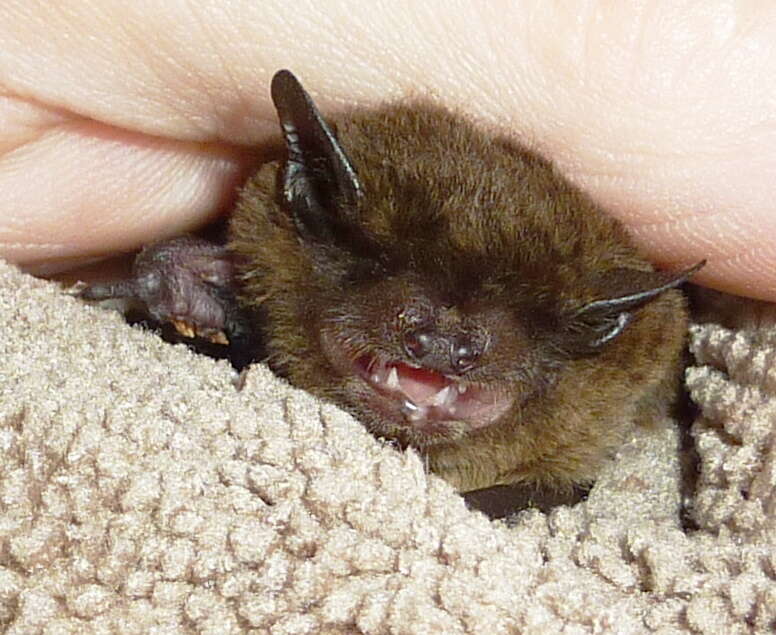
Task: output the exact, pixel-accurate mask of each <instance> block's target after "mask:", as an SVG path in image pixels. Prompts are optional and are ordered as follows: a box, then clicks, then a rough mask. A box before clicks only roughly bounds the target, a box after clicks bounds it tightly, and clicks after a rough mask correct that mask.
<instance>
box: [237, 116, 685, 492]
mask: <svg viewBox="0 0 776 635" xmlns="http://www.w3.org/2000/svg"><path fill="white" fill-rule="evenodd" d="M330 123H331V124H332V127H333V129H334V130H335V132H336V135H337V138H338V139H339V142H340V144H341V146H342V148H343V149H344V150H345V152H346V153H347V154H348V156H349V157H350V159H351V161H352V164H353V166H354V168H355V170H356V172H357V173H358V176H359V178H360V181H361V183H362V185H363V190H364V193H365V196H364V199H363V200H362V201H361V202H360V203H359V205H358V206H357V208H355V209H348V210H345V211H344V212H342V215H343V218H344V219H345V225H346V226H347V227H348V228H352V229H353V231H352V232H350V233H348V232H344V233H343V236H344V238H343V239H342V241H341V242H339V243H337V244H320V243H311V242H309V241H306V240H303V239H301V238H300V236H299V235H298V232H297V230H296V228H295V226H294V224H293V222H292V221H291V219H290V218H289V215H288V213H287V212H286V211H285V210H284V209H282V207H281V206H280V204H279V203H278V202H277V200H278V198H277V195H276V188H277V183H278V169H279V166H280V165H281V163H280V162H278V163H271V164H267V165H265V166H264V167H263V168H262V169H261V170H260V171H259V172H258V173H257V174H256V175H255V177H253V178H252V179H251V180H250V181H249V182H248V184H247V185H246V186H245V188H244V189H243V191H242V195H241V198H240V201H239V204H238V206H237V209H236V212H235V214H234V217H233V219H232V221H231V241H230V249H231V250H232V251H234V252H235V253H236V254H238V256H239V257H240V264H239V270H240V278H241V282H240V285H241V291H240V301H241V303H242V304H243V305H245V306H247V307H251V308H253V309H254V310H256V314H257V315H260V316H261V325H260V328H261V329H262V330H263V332H264V333H265V336H266V346H267V350H268V353H269V362H270V364H271V366H272V367H273V368H274V369H276V370H277V371H278V372H279V373H281V374H282V375H284V376H286V377H288V379H289V380H290V381H291V382H292V383H293V384H295V385H297V386H300V387H302V388H304V389H306V390H308V391H310V392H312V393H314V394H316V395H319V396H320V397H322V398H324V399H328V400H330V401H333V402H335V403H337V404H339V405H341V406H342V407H344V408H346V409H347V410H349V411H350V412H352V413H353V414H354V415H355V416H356V417H357V418H358V419H360V420H361V421H362V422H363V423H364V424H365V425H366V426H367V427H368V428H369V429H370V430H371V431H372V432H374V433H375V434H376V435H378V436H383V437H387V438H391V439H397V440H398V441H399V442H400V443H402V444H409V445H413V446H415V447H417V449H418V450H419V451H420V452H421V453H423V454H424V455H425V456H426V457H427V458H428V464H429V466H430V468H431V470H433V471H434V472H436V473H437V474H439V475H440V476H442V477H443V478H445V479H446V480H448V481H449V482H450V483H452V484H453V485H454V486H455V487H456V488H457V489H458V490H460V491H462V492H465V491H470V490H476V489H480V488H484V487H489V486H492V485H497V484H508V483H519V482H525V483H531V484H539V485H549V486H551V487H557V488H564V487H568V486H571V485H573V484H580V483H589V482H591V481H592V480H593V479H594V478H595V476H596V473H597V471H598V470H599V468H600V466H601V463H602V461H604V460H605V459H606V457H607V456H608V455H609V454H610V453H611V452H612V451H613V450H614V449H615V448H616V447H617V446H618V445H619V444H620V443H621V441H622V437H623V433H624V430H625V424H626V422H628V421H629V420H631V419H633V418H634V417H637V418H638V419H639V420H640V421H647V420H649V419H650V418H654V416H655V415H656V414H657V410H658V409H659V408H660V407H665V406H666V405H667V404H668V402H669V401H670V398H671V395H672V394H673V393H675V391H676V388H677V386H678V377H679V359H680V352H681V349H682V345H683V337H684V333H685V329H686V313H685V308H684V300H683V298H682V295H681V293H680V292H678V291H676V290H670V291H667V292H665V293H663V294H661V295H660V296H659V297H657V298H656V299H654V300H652V301H650V302H649V303H647V304H646V305H644V306H641V307H639V308H637V309H635V310H634V319H633V322H632V323H631V324H630V325H629V326H627V328H626V329H625V330H624V332H623V333H622V334H620V335H619V336H618V337H617V338H615V339H614V340H613V341H612V342H610V343H608V344H606V345H605V346H603V347H602V350H601V351H600V353H598V354H594V355H583V356H575V355H573V354H570V353H569V350H570V346H569V345H568V340H569V338H570V337H571V336H570V335H569V333H568V331H567V330H566V329H564V325H565V324H566V321H567V320H568V316H569V315H570V314H572V313H573V310H574V309H575V308H578V307H581V306H583V305H585V304H586V303H588V302H591V301H594V300H598V299H602V298H609V297H615V296H617V295H618V294H621V293H622V292H623V290H626V291H627V282H628V280H627V278H628V276H627V275H623V272H626V273H627V272H628V271H633V272H638V273H639V274H643V272H650V271H652V267H651V265H650V264H649V263H648V262H647V261H646V260H644V259H643V258H642V257H641V256H640V255H639V254H638V253H637V252H636V250H635V249H634V248H633V247H632V246H631V244H630V242H629V240H628V237H627V235H626V234H625V232H624V230H623V229H622V228H621V226H620V225H619V224H618V223H617V222H616V221H615V220H614V219H612V218H611V217H609V216H608V215H606V214H605V213H604V212H602V211H601V210H600V209H599V208H598V207H597V206H596V205H594V204H593V203H592V202H591V201H590V200H589V199H588V198H587V197H586V196H585V195H584V194H583V193H581V192H580V191H579V190H578V189H576V188H575V187H573V186H572V185H570V184H569V183H568V182H567V181H566V180H565V179H563V178H562V177H561V176H559V175H558V174H557V173H556V172H555V171H554V170H553V168H552V167H551V165H550V164H548V163H547V162H546V161H545V160H543V159H541V158H540V157H538V156H537V155H535V154H533V153H530V152H527V151H526V150H524V149H523V148H521V147H520V146H519V145H517V144H516V143H514V142H513V141H511V140H509V139H506V138H502V137H498V136H494V135H492V134H490V133H489V132H487V131H483V130H481V129H479V128H477V127H476V126H474V125H472V124H471V123H469V122H468V121H467V120H466V119H465V118H462V117H459V116H457V115H455V114H452V113H450V112H449V111H447V110H445V109H443V108H440V107H438V106H436V105H433V104H430V103H425V102H415V103H405V104H398V105H388V106H385V107H382V108H378V109H374V110H356V111H354V112H352V113H348V114H345V115H341V116H338V117H337V118H335V119H333V120H331V122H330ZM408 307H409V308H410V309H417V308H418V307H420V308H419V309H418V310H427V308H424V307H431V309H429V310H434V311H437V312H438V313H439V314H440V315H441V314H442V313H443V311H446V312H447V313H445V315H448V314H449V319H450V320H453V321H455V322H456V323H460V324H464V325H465V328H469V329H480V330H482V331H483V332H487V333H488V334H489V337H491V340H492V346H490V347H489V349H488V351H487V352H486V354H485V355H484V356H483V358H482V359H481V360H480V363H479V364H478V365H477V367H476V368H474V369H472V371H471V373H469V374H467V376H466V380H467V381H470V382H473V383H476V384H480V385H487V386H491V387H494V386H495V387H499V388H500V389H501V390H503V391H507V392H509V393H510V394H514V395H516V400H515V405H514V406H513V408H512V409H511V411H509V412H508V413H507V414H506V415H505V416H503V417H501V418H500V419H499V421H498V422H496V423H495V424H492V425H490V426H487V427H484V428H478V429H475V430H467V429H464V428H455V427H454V426H453V427H452V428H451V429H450V430H449V431H447V432H445V433H444V434H440V435H428V434H425V433H421V432H417V431H413V430H412V429H410V428H409V427H408V426H406V425H401V424H400V423H398V422H397V421H395V420H393V419H390V418H386V417H385V416H383V414H382V413H380V412H378V411H375V410H374V409H372V408H371V407H370V405H369V403H368V393H369V391H370V390H371V389H370V388H369V387H368V386H367V385H366V384H365V383H364V382H363V381H362V380H361V379H359V378H358V377H356V376H355V375H353V374H347V373H345V372H343V371H342V368H341V367H337V366H336V364H334V365H333V364H332V361H331V358H332V353H331V351H329V352H328V353H327V351H326V349H325V345H324V343H323V341H322V334H329V335H330V336H331V338H332V340H331V341H334V342H339V343H345V344H343V350H342V351H341V353H342V355H343V356H348V355H350V356H352V355H354V354H355V353H356V352H358V351H364V350H377V351H382V352H384V353H386V354H388V355H390V356H391V357H394V358H397V359H402V358H403V357H406V354H405V353H404V352H403V350H402V347H401V344H400V338H401V335H402V329H404V328H405V327H404V325H403V323H402V319H403V318H402V316H403V315H405V313H406V309H407V308H408ZM441 307H444V309H442V308H441ZM257 319H258V318H257ZM571 348H573V347H571ZM335 354H336V353H335Z"/></svg>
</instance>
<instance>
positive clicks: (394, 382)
mask: <svg viewBox="0 0 776 635" xmlns="http://www.w3.org/2000/svg"><path fill="white" fill-rule="evenodd" d="M326 339H328V338H324V340H326ZM328 343H329V344H330V343H331V342H328ZM326 344H327V342H325V343H324V349H325V350H326V352H327V353H333V355H328V357H329V359H330V361H331V362H332V364H333V365H334V366H335V367H336V368H337V369H338V370H339V371H340V373H343V374H345V375H346V376H355V377H358V378H359V379H360V380H361V381H362V382H364V383H365V384H366V385H367V386H368V387H369V389H370V392H371V393H372V394H373V397H374V398H373V399H370V400H369V401H371V402H372V408H373V409H374V410H376V411H378V412H380V414H381V415H382V418H387V419H389V420H390V423H391V427H399V428H402V429H403V430H404V435H403V436H406V437H407V438H408V439H412V440H413V444H419V445H430V444H433V443H434V442H442V441H446V440H447V441H449V440H451V438H455V437H460V436H463V435H464V434H466V433H467V432H469V431H472V430H476V429H478V428H483V427H485V426H489V425H491V424H493V423H496V422H497V421H498V420H499V419H500V418H501V417H502V416H503V415H504V414H505V413H506V412H507V411H509V409H510V408H511V407H512V404H513V401H514V400H513V398H512V397H511V396H510V395H509V393H508V392H507V391H505V390H504V389H503V388H493V387H489V386H487V385H482V384H479V383H474V382H468V381H466V380H465V379H462V378H459V377H450V376H448V375H444V374H442V373H439V372H437V371H435V370H432V369H430V368H425V367H422V366H416V365H412V364H409V363H407V362H405V361H402V360H399V359H392V358H390V357H388V356H386V355H385V354H383V353H364V354H361V355H359V356H358V357H355V359H354V358H352V357H351V356H349V355H347V354H342V350H343V349H342V348H341V347H336V348H335V347H332V346H327V345H326Z"/></svg>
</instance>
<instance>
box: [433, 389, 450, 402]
mask: <svg viewBox="0 0 776 635" xmlns="http://www.w3.org/2000/svg"><path fill="white" fill-rule="evenodd" d="M449 395H450V386H445V387H444V388H442V390H440V391H439V392H438V393H437V394H436V395H434V398H433V399H432V400H431V405H432V406H444V405H445V402H446V401H447V397H448V396H449Z"/></svg>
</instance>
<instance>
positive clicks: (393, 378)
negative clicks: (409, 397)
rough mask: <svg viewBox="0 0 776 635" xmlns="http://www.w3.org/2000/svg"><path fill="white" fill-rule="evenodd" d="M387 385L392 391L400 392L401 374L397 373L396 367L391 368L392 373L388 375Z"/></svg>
mask: <svg viewBox="0 0 776 635" xmlns="http://www.w3.org/2000/svg"><path fill="white" fill-rule="evenodd" d="M386 385H387V386H388V388H390V389H391V390H399V388H401V386H399V373H398V372H397V371H396V366H394V367H393V368H391V372H390V373H388V381H387V382H386Z"/></svg>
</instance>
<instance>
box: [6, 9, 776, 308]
mask: <svg viewBox="0 0 776 635" xmlns="http://www.w3.org/2000/svg"><path fill="white" fill-rule="evenodd" d="M575 6H576V10H575V11H569V10H568V9H567V8H566V7H567V5H565V4H564V3H560V2H558V3H552V2H544V1H542V2H535V3H519V4H515V3H509V2H498V3H476V2H472V3H470V4H469V5H466V6H460V4H459V5H457V6H456V10H455V11H452V10H450V9H449V8H447V4H446V3H442V2H437V1H432V0H427V1H425V2H421V3H412V4H409V3H407V4H405V5H401V6H396V5H393V4H389V5H385V4H380V5H378V4H372V3H347V2H327V3H317V4H315V5H314V6H312V7H308V8H305V9H304V10H302V9H299V8H298V9H295V10H293V11H291V10H289V8H288V4H287V3H284V2H276V1H266V2H262V3H255V2H249V1H248V0H232V1H231V2H219V3H208V2H205V1H202V2H199V3H196V4H193V3H188V4H186V5H183V4H173V3H164V4H163V3H159V2H153V1H151V0H147V1H146V2H135V3H131V4H130V3H118V2H114V1H112V0H101V1H100V0H69V1H66V2H58V3H57V4H56V5H52V4H51V3H47V2H40V1H38V2H34V1H31V0H11V1H9V2H5V3H4V4H3V7H2V9H0V82H2V97H0V117H2V126H0V140H1V142H2V147H3V149H4V157H3V160H2V162H0V201H2V203H1V204H2V210H3V212H2V214H1V215H0V216H1V218H0V255H2V256H3V257H5V258H7V259H10V260H12V261H15V262H19V263H22V264H24V265H27V266H28V267H30V268H31V269H32V270H34V271H53V270H56V269H61V268H65V267H67V266H73V265H74V264H76V263H79V262H83V261H85V260H89V259H93V258H96V257H102V256H105V255H107V254H110V253H115V252H117V251H127V250H131V249H134V248H136V247H138V246H139V245H141V244H143V243H147V242H150V241H153V240H158V239H160V238H163V237H167V236H171V235H174V234H177V233H180V232H182V231H186V230H188V229H191V228H194V227H196V226H198V225H201V224H202V223H204V222H205V221H206V220H207V219H209V218H212V217H213V216H214V215H215V214H217V213H218V212H221V211H224V210H225V209H226V208H228V205H229V201H230V200H231V197H232V195H233V192H234V189H235V187H236V186H237V185H238V184H239V183H240V182H241V181H242V180H243V179H244V178H245V176H246V175H247V174H248V173H249V171H250V169H252V167H254V166H255V162H256V157H255V151H254V149H255V148H257V147H258V148H261V147H262V146H266V144H267V143H268V142H269V141H270V140H271V139H273V138H276V136H277V124H276V121H275V115H274V111H273V109H272V107H271V104H270V101H269V91H268V84H269V79H270V77H271V75H272V74H273V72H274V71H275V70H277V69H279V68H289V69H291V70H293V71H294V73H295V74H297V76H298V77H300V79H301V80H302V81H303V82H304V85H305V86H306V87H307V88H308V89H309V90H310V92H311V93H312V94H313V96H314V97H315V99H316V103H317V104H318V105H319V107H321V109H322V110H323V111H324V112H327V111H331V110H334V109H337V108H340V107H342V106H343V105H345V104H356V103H357V104H368V103H375V102H377V101H380V100H383V99H392V98H397V97H401V96H404V95H407V94H412V93H415V94H420V95H424V94H433V95H435V96H436V97H437V98H439V99H441V100H442V101H444V102H445V103H447V104H449V105H451V106H452V107H454V108H458V109H461V110H463V111H466V112H469V113H471V114H472V115H473V116H475V117H478V118H481V119H483V120H485V121H487V122H489V123H491V124H493V125H496V126H499V127H501V128H503V129H504V130H505V131H509V133H510V134H513V135H515V136H516V137H518V138H520V139H522V140H523V141H524V142H526V143H527V144H529V145H531V146H533V147H535V148H537V149H539V150H540V151H541V152H543V153H544V154H545V155H546V156H548V157H549V158H551V159H553V160H554V161H555V162H556V163H557V164H558V166H559V168H560V169H561V170H562V171H563V172H564V173H565V174H567V175H568V176H569V177H570V178H571V179H573V180H574V181H576V182H577V183H579V184H580V185H581V186H582V187H583V188H585V189H586V190H587V191H588V192H590V193H591V194H592V195H593V196H594V197H595V198H596V199H597V200H598V201H599V202H601V204H602V205H604V206H605V207H606V208H607V209H609V210H610V211H611V212H612V213H613V214H615V215H617V216H618V217H619V218H621V219H622V220H623V222H625V224H626V225H627V226H628V227H629V229H630V231H631V233H632V234H633V236H634V238H635V239H636V241H637V242H638V243H639V244H640V245H641V246H642V248H643V249H644V251H645V252H646V253H647V254H648V255H649V256H651V257H652V258H653V259H654V260H655V261H656V262H659V263H662V264H665V265H669V266H676V267H678V266H680V265H681V264H689V263H692V262H696V261H698V260H700V259H702V258H707V259H708V260H709V264H708V265H707V267H706V268H705V269H704V270H703V271H702V272H701V273H700V274H698V276H697V277H696V278H695V280H696V281H700V282H703V283H705V284H709V285H713V286H715V287H717V288H720V289H723V290H727V291H732V292H736V293H741V294H747V295H752V296H755V297H761V298H766V299H771V300H776V266H775V265H776V241H774V239H773V238H772V237H773V236H776V214H774V213H773V207H774V202H773V200H774V196H773V194H772V190H773V188H774V184H775V183H776V179H774V176H776V142H775V141H776V139H775V138H774V137H776V124H775V123H773V119H772V112H773V103H774V96H775V95H776V72H774V71H776V7H773V6H772V4H771V3H767V2H759V3H758V2H755V3H749V4H747V5H743V4H741V3H736V2H732V1H728V2H717V3H695V4H691V5H690V6H689V7H688V6H685V5H681V6H680V5H676V3H673V2H669V1H668V0H657V1H656V0H652V1H647V0H642V1H641V2H630V3H604V2H601V1H600V0H599V1H592V0H591V1H588V2H584V3H577V5H575Z"/></svg>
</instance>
